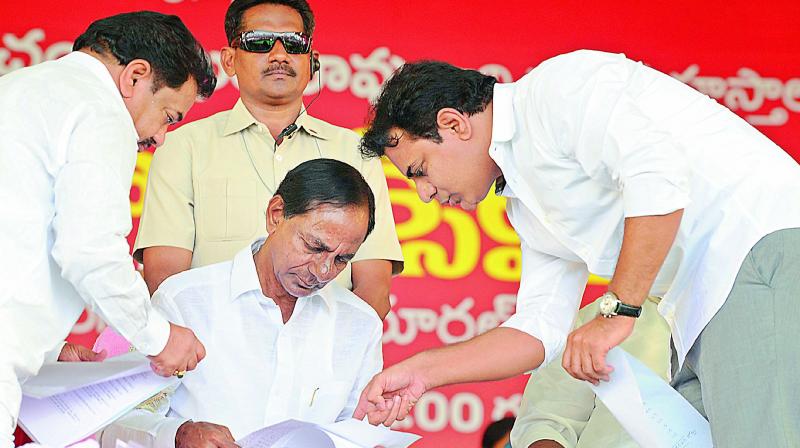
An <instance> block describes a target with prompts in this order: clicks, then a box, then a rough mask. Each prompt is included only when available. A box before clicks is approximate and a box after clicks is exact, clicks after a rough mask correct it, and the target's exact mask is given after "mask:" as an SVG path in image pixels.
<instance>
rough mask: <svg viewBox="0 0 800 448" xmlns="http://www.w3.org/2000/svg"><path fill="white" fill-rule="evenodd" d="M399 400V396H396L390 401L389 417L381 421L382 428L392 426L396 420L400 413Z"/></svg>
mask: <svg viewBox="0 0 800 448" xmlns="http://www.w3.org/2000/svg"><path fill="white" fill-rule="evenodd" d="M401 401H402V400H401V399H400V397H399V396H396V397H394V398H393V399H392V407H391V408H390V409H389V415H388V416H387V417H386V419H385V420H384V421H383V426H386V427H389V426H392V425H393V424H394V422H395V420H397V414H398V413H399V412H400V403H401Z"/></svg>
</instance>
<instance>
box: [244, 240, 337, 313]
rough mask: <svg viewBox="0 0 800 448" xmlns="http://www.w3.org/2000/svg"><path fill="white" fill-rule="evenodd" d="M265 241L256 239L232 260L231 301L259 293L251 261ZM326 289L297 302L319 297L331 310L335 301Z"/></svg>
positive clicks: (258, 285)
mask: <svg viewBox="0 0 800 448" xmlns="http://www.w3.org/2000/svg"><path fill="white" fill-rule="evenodd" d="M266 240H267V239H266V238H258V239H257V240H255V241H253V243H251V244H250V245H249V246H247V247H245V248H243V249H242V250H240V251H239V252H238V253H237V254H236V256H235V257H234V258H233V263H232V266H231V293H230V300H231V301H234V300H237V299H238V298H239V297H242V296H243V295H244V294H246V293H248V292H250V291H258V292H259V293H261V283H260V282H259V281H258V272H257V271H256V263H255V260H253V255H254V254H255V253H256V252H258V250H259V249H261V246H263V245H264V242H265V241H266ZM327 289H328V288H327V286H326V287H325V288H322V289H321V290H319V291H317V292H315V293H313V294H309V295H307V296H305V297H298V300H306V299H307V300H313V298H314V297H315V296H319V298H320V299H322V301H323V302H324V303H325V305H327V307H328V310H333V309H334V306H333V305H334V304H333V301H334V300H335V299H334V298H333V297H331V295H330V294H328V293H327V291H326V290H327Z"/></svg>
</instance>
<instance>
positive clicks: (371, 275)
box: [352, 260, 392, 320]
mask: <svg viewBox="0 0 800 448" xmlns="http://www.w3.org/2000/svg"><path fill="white" fill-rule="evenodd" d="M352 277H353V294H355V295H357V296H358V297H360V298H361V299H362V300H364V301H365V302H367V303H368V304H369V305H370V306H371V307H372V308H373V309H375V312H376V313H378V317H380V318H381V320H383V319H384V318H385V317H386V314H388V313H389V310H390V309H391V305H390V304H389V289H390V288H391V286H392V263H391V262H390V261H388V260H362V261H356V262H354V263H353V265H352Z"/></svg>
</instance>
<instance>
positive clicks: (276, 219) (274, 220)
mask: <svg viewBox="0 0 800 448" xmlns="http://www.w3.org/2000/svg"><path fill="white" fill-rule="evenodd" d="M285 206H286V203H285V202H283V198H282V197H281V196H280V195H277V194H276V195H275V196H273V197H272V199H270V200H269V204H267V234H272V233H273V232H274V231H275V229H277V228H278V224H280V223H281V222H283V220H284V217H283V211H284V208H285Z"/></svg>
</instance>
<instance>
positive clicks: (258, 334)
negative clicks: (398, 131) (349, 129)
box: [100, 159, 383, 448]
mask: <svg viewBox="0 0 800 448" xmlns="http://www.w3.org/2000/svg"><path fill="white" fill-rule="evenodd" d="M228 200H231V199H230V198H229V199H228ZM266 215H267V216H266V226H267V231H268V233H269V236H268V237H267V238H266V239H259V240H257V241H255V242H253V243H252V245H251V246H249V247H246V248H244V249H242V251H241V252H239V253H238V254H237V255H236V257H235V258H234V259H233V260H231V261H228V262H224V263H219V264H214V265H210V266H205V267H202V268H197V269H192V270H189V271H186V272H183V273H180V274H177V275H175V276H173V277H170V278H169V279H167V280H166V281H165V282H164V283H162V284H161V286H160V287H159V288H158V290H157V291H156V293H155V294H154V296H153V301H154V304H155V305H156V307H157V308H159V309H160V310H162V311H163V312H164V314H165V316H166V317H167V318H168V319H169V320H170V321H172V322H176V323H178V324H180V325H184V326H186V327H189V328H191V329H192V330H193V331H194V332H195V333H196V334H197V335H198V337H199V338H200V339H202V340H203V341H204V342H205V344H206V352H207V356H206V358H205V362H204V363H203V364H202V365H201V366H200V367H199V368H198V369H197V370H195V371H193V372H189V373H188V374H186V376H185V377H184V378H183V380H182V383H181V384H180V386H179V387H178V388H177V389H176V390H175V392H174V394H172V395H171V396H168V398H167V397H164V398H163V399H161V400H158V399H157V400H151V402H150V403H145V404H144V405H143V406H140V407H139V408H138V409H136V410H134V411H132V412H131V413H129V414H128V415H126V416H124V417H122V418H121V419H119V420H118V421H116V422H115V423H114V424H112V425H111V426H109V427H108V428H106V429H105V430H103V431H102V433H101V435H100V439H101V443H102V445H103V446H106V447H114V446H116V441H117V440H122V441H126V442H127V441H133V442H135V443H138V444H140V445H143V446H146V447H173V446H175V447H193V448H195V447H228V446H231V447H233V446H235V445H234V444H233V442H234V439H235V438H240V437H243V436H245V435H247V434H249V433H250V432H252V431H255V430H257V429H260V428H262V427H264V426H268V425H271V424H274V423H277V422H280V421H282V420H286V419H289V418H294V419H301V420H306V421H311V422H316V423H331V422H334V421H336V420H339V419H344V418H349V417H351V416H352V414H353V410H354V408H355V405H356V402H357V401H358V396H359V394H360V392H361V389H362V388H363V387H364V386H365V385H366V383H367V382H368V381H369V379H370V378H371V377H372V375H374V374H375V373H376V372H378V371H379V370H380V369H381V367H382V362H383V360H382V354H381V332H382V325H381V320H380V319H379V318H378V315H377V314H376V313H375V311H374V310H373V309H372V308H370V306H369V305H368V304H367V303H366V302H364V301H363V300H361V299H359V298H358V297H356V296H355V295H353V293H352V292H350V291H348V290H347V289H345V288H343V287H342V286H339V285H338V284H337V283H335V282H332V283H330V284H329V282H330V281H331V280H333V279H334V277H336V275H337V274H339V272H341V271H342V270H343V269H344V268H345V267H346V266H347V263H348V262H349V261H350V259H352V258H353V255H354V254H355V253H356V251H357V250H358V248H359V246H360V245H361V243H362V242H363V241H364V239H366V237H367V235H369V233H370V232H371V231H372V228H373V226H374V224H375V202H374V197H373V195H372V192H371V190H370V188H369V186H368V185H367V183H366V182H365V181H364V178H363V177H362V176H361V174H359V172H358V171H357V170H356V169H354V168H352V167H351V166H350V165H347V164H345V163H343V162H339V161H335V160H330V159H316V160H311V161H308V162H305V163H302V164H301V165H299V166H297V167H296V168H294V169H293V170H291V171H290V172H289V173H288V174H287V175H286V178H285V179H284V180H283V181H282V182H281V183H280V186H279V187H278V189H277V191H276V193H275V195H274V196H273V197H272V199H270V201H269V205H268V207H267V213H266ZM326 285H327V286H326ZM156 398H158V397H156ZM190 419H191V420H190Z"/></svg>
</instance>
